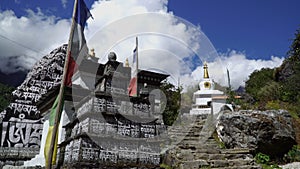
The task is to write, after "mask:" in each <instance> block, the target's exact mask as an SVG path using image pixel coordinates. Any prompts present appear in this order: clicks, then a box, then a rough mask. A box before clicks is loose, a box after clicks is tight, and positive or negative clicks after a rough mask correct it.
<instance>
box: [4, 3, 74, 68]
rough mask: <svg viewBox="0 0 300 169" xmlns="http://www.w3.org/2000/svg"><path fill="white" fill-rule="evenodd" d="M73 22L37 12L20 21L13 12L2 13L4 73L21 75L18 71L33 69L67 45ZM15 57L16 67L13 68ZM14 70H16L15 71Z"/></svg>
mask: <svg viewBox="0 0 300 169" xmlns="http://www.w3.org/2000/svg"><path fill="white" fill-rule="evenodd" d="M69 30H70V20H66V19H60V20H58V18H57V17H55V16H46V15H44V14H43V13H42V11H41V10H40V9H39V8H37V9H36V11H33V10H30V9H28V10H27V16H22V17H17V16H16V15H15V13H14V12H13V11H11V10H7V11H2V12H0V35H1V37H0V51H1V53H0V58H1V60H2V61H1V64H0V66H1V67H0V70H1V71H3V72H5V73H13V72H15V71H17V70H16V69H14V67H16V66H18V65H17V63H20V64H19V66H23V67H24V68H31V67H32V66H33V64H34V63H35V62H36V61H38V60H39V59H40V58H41V57H42V56H43V55H45V54H47V53H49V52H50V51H51V49H54V48H56V47H57V46H59V45H62V44H64V43H66V42H67V39H68V36H69V33H68V32H69ZM11 57H15V59H13V60H14V63H13V64H15V66H14V67H11V64H9V63H10V62H11V60H12V59H11ZM12 68H13V69H12Z"/></svg>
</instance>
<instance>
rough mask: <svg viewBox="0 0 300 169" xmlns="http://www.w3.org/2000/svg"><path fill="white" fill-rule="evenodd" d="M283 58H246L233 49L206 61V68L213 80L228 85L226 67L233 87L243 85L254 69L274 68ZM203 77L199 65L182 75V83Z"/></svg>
mask: <svg viewBox="0 0 300 169" xmlns="http://www.w3.org/2000/svg"><path fill="white" fill-rule="evenodd" d="M283 60H284V58H283V57H282V58H280V57H276V56H272V57H271V59H270V60H262V59H257V60H255V59H247V57H246V54H245V53H239V52H237V51H235V50H232V51H231V52H229V53H227V54H221V55H220V57H219V58H217V59H216V60H215V61H213V62H208V70H209V74H210V77H211V78H212V79H214V81H215V82H217V83H219V84H221V85H223V86H228V80H227V69H228V70H229V74H230V81H231V85H232V87H233V88H234V89H237V88H238V87H239V86H244V85H245V81H246V80H247V79H248V77H249V75H250V74H251V73H252V72H253V71H255V70H260V69H262V68H274V67H278V66H280V65H281V64H282V62H283ZM202 77H203V67H202V65H200V66H199V67H197V68H196V69H195V70H193V72H192V73H191V74H186V75H184V76H182V83H183V84H184V85H188V84H191V83H192V84H195V83H196V82H199V80H201V78H202Z"/></svg>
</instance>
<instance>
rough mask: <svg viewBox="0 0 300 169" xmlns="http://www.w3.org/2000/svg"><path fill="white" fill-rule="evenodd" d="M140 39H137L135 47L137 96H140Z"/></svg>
mask: <svg viewBox="0 0 300 169" xmlns="http://www.w3.org/2000/svg"><path fill="white" fill-rule="evenodd" d="M138 44H139V43H138V37H135V45H136V75H135V76H136V96H139V93H138V88H139V87H138V73H139V65H138V64H139V46H138Z"/></svg>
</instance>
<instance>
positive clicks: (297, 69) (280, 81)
mask: <svg viewBox="0 0 300 169" xmlns="http://www.w3.org/2000/svg"><path fill="white" fill-rule="evenodd" d="M245 89H246V93H247V94H248V95H249V96H250V97H252V98H254V102H251V103H250V102H248V104H251V105H250V106H249V105H246V106H244V107H250V108H258V109H287V110H289V111H290V112H291V115H292V116H293V117H298V116H299V115H300V113H299V104H300V29H298V30H297V31H296V34H295V39H294V40H293V42H292V44H291V46H290V50H289V52H288V57H287V58H286V59H285V60H284V61H283V63H282V65H281V66H280V67H278V68H275V69H269V68H263V69H261V70H256V71H254V72H253V73H252V74H251V75H250V76H249V79H248V80H247V81H246V86H245ZM297 107H298V108H297Z"/></svg>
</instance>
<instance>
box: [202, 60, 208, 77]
mask: <svg viewBox="0 0 300 169" xmlns="http://www.w3.org/2000/svg"><path fill="white" fill-rule="evenodd" d="M203 69H204V76H203V78H205V79H208V78H209V75H208V66H207V62H204V65H203Z"/></svg>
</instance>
